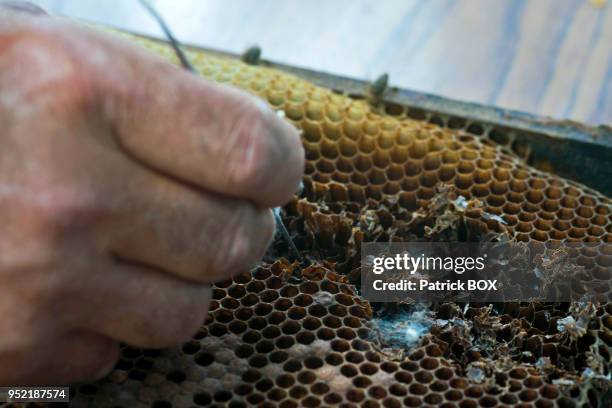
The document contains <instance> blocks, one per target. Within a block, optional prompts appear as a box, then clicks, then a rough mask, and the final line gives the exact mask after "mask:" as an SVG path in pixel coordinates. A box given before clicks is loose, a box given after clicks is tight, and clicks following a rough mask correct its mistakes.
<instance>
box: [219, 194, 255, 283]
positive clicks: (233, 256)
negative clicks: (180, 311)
mask: <svg viewBox="0 0 612 408" xmlns="http://www.w3.org/2000/svg"><path fill="white" fill-rule="evenodd" d="M252 213H253V210H252V209H251V207H250V206H249V205H240V206H239V207H238V208H237V209H236V210H235V211H233V212H232V215H231V216H230V217H229V221H228V222H227V224H226V225H225V227H224V231H223V234H224V235H223V237H222V239H220V240H219V241H218V242H219V246H218V248H217V251H216V254H215V259H214V262H215V268H214V269H215V270H216V271H219V272H225V273H224V275H225V276H222V278H225V277H227V276H229V275H230V274H234V273H240V272H242V271H243V270H244V268H245V267H246V266H247V264H248V263H249V261H250V259H251V258H252V241H251V240H252V238H253V237H252V234H251V231H250V225H251V224H252V223H253V219H252Z"/></svg>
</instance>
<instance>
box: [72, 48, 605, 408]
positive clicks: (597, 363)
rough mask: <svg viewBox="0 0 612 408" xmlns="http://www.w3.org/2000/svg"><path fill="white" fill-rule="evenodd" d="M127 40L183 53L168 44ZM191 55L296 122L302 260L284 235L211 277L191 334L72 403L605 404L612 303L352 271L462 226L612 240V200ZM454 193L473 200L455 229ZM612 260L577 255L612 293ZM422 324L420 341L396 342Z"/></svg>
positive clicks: (202, 68)
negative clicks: (472, 296) (449, 296)
mask: <svg viewBox="0 0 612 408" xmlns="http://www.w3.org/2000/svg"><path fill="white" fill-rule="evenodd" d="M131 38H132V37H131ZM134 39H135V40H136V41H138V42H140V43H141V44H143V45H145V46H146V47H148V48H150V49H151V50H153V51H154V52H156V53H158V54H160V55H162V56H164V57H166V58H167V59H168V60H171V61H174V62H176V60H175V58H174V55H173V53H172V51H171V50H170V49H169V48H168V47H166V46H165V45H163V44H160V43H156V42H152V41H148V40H142V39H136V38H134ZM190 57H191V59H192V61H193V62H194V65H196V67H197V69H198V70H199V72H200V73H201V74H202V75H203V76H204V77H206V78H209V79H211V80H214V81H217V82H224V83H230V84H233V85H235V86H237V87H240V88H243V89H246V90H248V91H250V92H252V93H254V94H256V95H259V96H260V97H262V98H263V99H265V100H266V101H267V102H268V103H269V104H270V105H271V106H272V107H273V108H274V109H275V110H277V111H282V112H283V113H284V116H285V117H286V118H287V120H289V121H291V122H292V123H293V124H294V125H295V126H296V127H297V128H298V129H300V130H301V131H302V140H303V144H304V147H305V152H306V168H305V175H304V185H305V188H304V191H303V193H302V194H301V195H300V196H296V197H294V199H293V200H292V201H291V202H290V203H289V204H287V205H286V206H285V207H284V209H283V212H284V213H283V219H284V221H285V224H286V225H287V227H288V229H289V231H290V232H291V234H292V236H293V237H294V239H295V242H296V245H297V246H298V247H299V248H300V250H301V251H302V255H303V256H304V258H305V259H306V261H305V262H302V263H300V262H297V261H296V262H290V261H288V260H287V259H285V257H287V254H288V250H287V246H286V243H284V242H282V240H277V241H276V242H275V243H274V244H273V246H272V248H271V249H270V250H269V251H268V254H267V255H266V257H265V259H264V261H263V262H262V264H261V265H259V266H258V267H257V268H255V269H254V270H253V271H251V272H250V273H245V274H242V275H239V276H236V277H234V278H232V279H231V280H227V281H224V282H219V283H217V284H215V285H213V298H214V300H213V301H212V304H211V307H210V311H209V314H208V318H207V320H206V322H205V323H204V325H203V326H202V327H201V329H200V331H199V332H198V333H197V334H196V335H195V336H194V337H193V339H192V340H191V341H189V342H187V343H185V344H183V345H182V346H181V347H178V348H176V349H167V350H138V349H134V348H131V347H128V346H124V347H123V348H122V352H121V359H120V361H119V362H118V364H117V366H116V367H115V369H114V371H113V372H112V373H111V374H110V375H109V376H108V377H107V378H105V379H104V380H101V381H99V382H96V383H92V384H79V385H75V386H74V387H72V389H71V391H72V402H71V405H74V406H92V407H109V406H122V407H154V408H170V407H194V406H227V407H247V406H262V407H280V408H290V407H319V406H340V407H361V406H363V407H388V408H389V407H390V408H394V407H403V406H412V407H419V406H441V407H449V408H450V407H461V408H466V407H477V406H484V407H492V406H498V405H505V406H509V405H510V406H515V405H516V406H533V407H554V406H560V407H572V406H587V407H605V406H610V404H611V403H612V402H611V401H612V396H611V385H610V361H611V356H610V346H611V345H612V298H610V297H608V299H607V302H603V303H596V304H592V303H571V304H570V303H556V304H552V303H533V302H532V303H504V304H491V305H489V304H475V303H470V304H457V303H438V304H433V303H432V304H427V305H424V306H423V305H422V306H421V307H422V308H423V309H417V308H416V307H415V306H414V305H405V304H393V305H385V306H381V305H374V304H370V303H369V302H367V301H366V300H364V299H362V298H361V297H360V296H359V289H358V279H357V276H358V273H359V246H360V244H361V243H362V242H367V241H390V240H402V239H407V238H410V237H414V236H419V237H424V236H425V237H426V236H428V235H432V234H438V236H439V237H442V238H444V239H461V237H460V236H459V235H460V234H459V232H458V230H459V228H458V226H459V225H461V226H463V227H464V228H465V229H466V231H468V233H472V234H476V235H478V236H479V237H483V236H487V234H498V235H500V234H501V235H504V236H507V237H508V238H509V239H511V240H513V241H516V242H533V241H539V242H546V241H550V240H565V241H582V242H606V243H611V242H612V206H611V201H610V199H609V198H607V197H605V196H603V195H602V194H600V193H598V192H596V191H594V190H592V189H589V188H587V187H585V186H583V185H580V184H578V183H575V182H573V181H570V180H566V179H563V178H561V177H558V176H555V175H554V174H550V173H547V172H544V171H541V170H538V169H535V168H532V167H530V166H528V165H527V164H526V162H525V160H524V158H525V155H526V154H527V148H526V147H524V146H518V147H517V146H511V145H510V144H509V142H508V141H507V140H500V137H499V135H498V134H495V133H494V132H484V131H483V129H482V128H481V127H479V125H474V124H467V123H456V122H455V123H454V122H452V121H450V122H449V123H444V122H442V120H439V122H440V123H427V122H425V121H423V120H418V119H415V118H413V117H411V115H410V111H409V110H408V109H406V108H405V107H402V106H399V105H394V104H386V103H384V102H381V101H372V100H368V99H367V98H366V99H363V98H361V99H359V98H355V97H350V96H347V95H343V94H341V93H338V92H334V91H332V90H327V89H323V88H321V87H318V86H315V85H314V84H312V83H309V82H307V81H304V80H302V79H299V78H297V77H294V76H291V75H288V74H286V73H283V72H280V71H277V70H274V69H271V68H266V67H262V66H252V65H248V64H245V63H243V62H241V61H238V60H234V59H226V58H221V57H217V56H212V55H208V54H205V53H202V52H198V51H190ZM432 122H437V121H436V120H432ZM511 147H514V150H513V149H512V148H511ZM460 196H461V197H464V198H465V199H466V200H468V202H469V203H470V206H469V207H468V209H467V210H466V211H464V212H461V213H460V214H455V215H454V218H451V219H450V221H449V218H448V217H446V216H444V217H443V216H442V215H443V214H448V213H449V211H450V210H449V209H452V208H453V207H452V203H453V200H456V198H457V197H460ZM441 220H442V221H444V222H442V221H441ZM611 257H612V254H610V253H605V252H601V253H596V254H581V256H580V257H578V258H577V261H576V262H577V265H582V266H584V265H586V266H589V268H590V270H591V272H592V274H593V276H594V277H595V278H597V279H599V280H600V281H603V282H606V283H607V285H608V286H606V288H604V289H605V290H609V284H610V282H611V279H610V265H612V262H611ZM608 293H609V292H608ZM608 296H609V295H608ZM412 324H419V325H420V326H419V327H425V328H426V330H425V331H424V333H423V334H422V336H420V337H418V338H416V339H412V340H414V341H411V342H407V341H406V339H405V338H400V339H399V340H398V339H397V337H394V336H393V334H394V333H396V332H397V329H398V328H399V330H400V332H402V333H406V332H407V330H408V329H411V327H412V326H411V325H412ZM389 325H390V326H391V328H389V327H390V326H389ZM394 330H395V331H394ZM408 343H410V344H408Z"/></svg>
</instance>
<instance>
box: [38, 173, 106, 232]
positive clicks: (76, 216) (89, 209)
mask: <svg viewBox="0 0 612 408" xmlns="http://www.w3.org/2000/svg"><path fill="white" fill-rule="evenodd" d="M103 203H104V200H101V199H100V197H99V194H98V193H97V192H95V191H94V190H92V189H91V188H88V187H86V186H79V185H76V186H73V187H57V188H54V187H48V188H45V189H43V190H41V191H39V193H38V194H37V203H36V204H35V207H37V208H36V211H34V214H36V218H37V219H38V222H39V224H40V225H41V230H47V231H50V232H52V233H53V235H54V236H55V237H57V236H60V237H61V236H66V237H71V236H72V234H74V233H77V232H79V231H86V230H87V229H88V228H90V227H91V226H93V225H95V224H96V223H97V222H98V221H99V220H100V219H101V218H104V217H105V216H106V215H108V214H107V213H110V210H108V211H107V210H105V208H104V204H103Z"/></svg>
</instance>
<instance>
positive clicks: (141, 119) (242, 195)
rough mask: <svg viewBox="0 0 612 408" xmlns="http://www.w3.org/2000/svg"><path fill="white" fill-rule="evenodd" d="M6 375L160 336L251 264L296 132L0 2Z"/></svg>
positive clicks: (75, 369)
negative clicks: (215, 286) (213, 287)
mask: <svg viewBox="0 0 612 408" xmlns="http://www.w3.org/2000/svg"><path fill="white" fill-rule="evenodd" d="M0 123H1V124H2V127H1V132H0V146H2V147H1V148H2V153H1V154H0V218H1V220H2V223H1V224H2V228H1V229H0V316H2V319H0V361H1V364H0V385H9V384H11V385H15V384H36V385H41V384H66V383H70V382H73V381H81V380H92V379H95V378H98V377H100V376H102V375H104V374H105V373H107V372H108V371H109V370H110V369H111V368H112V366H113V365H114V363H115V362H116V359H117V357H118V344H119V342H126V343H128V344H130V345H133V346H136V347H164V346H171V345H175V344H177V343H179V342H182V341H185V340H187V339H189V338H190V337H191V336H192V335H193V333H194V332H195V331H197V329H198V327H199V326H200V325H201V324H202V322H203V319H204V318H205V315H206V312H207V307H208V303H209V299H210V288H209V285H208V284H209V283H211V282H214V281H218V280H222V279H225V278H228V277H229V276H231V275H233V274H237V273H241V272H244V271H245V270H247V269H248V268H249V266H251V265H252V264H253V263H254V262H256V261H257V260H258V259H259V258H260V257H261V256H262V255H263V253H264V252H265V249H266V247H267V245H268V243H269V241H270V239H271V237H272V235H273V231H274V220H273V217H272V215H271V211H270V207H272V206H277V205H281V204H283V203H284V202H285V201H286V200H288V199H289V198H290V196H291V194H292V192H293V191H295V189H296V188H297V185H298V183H299V180H300V178H301V174H302V170H303V154H304V153H303V150H302V147H301V144H300V141H299V136H298V134H297V132H296V131H295V129H293V127H291V126H290V125H288V124H287V123H285V122H284V121H282V120H281V119H279V118H277V116H276V115H275V114H274V112H272V111H271V110H270V109H269V108H268V107H267V106H265V105H264V104H263V102H260V101H258V100H256V99H254V97H251V96H248V95H246V94H244V93H242V92H240V91H238V90H235V89H233V88H230V87H226V86H221V85H217V84H213V83H210V82H207V81H204V80H202V79H200V78H197V77H196V76H194V75H192V74H189V73H187V72H185V71H183V70H181V69H180V68H178V67H175V66H172V65H170V64H168V63H166V62H164V61H162V60H160V59H158V58H157V57H155V56H152V55H150V54H148V53H147V52H146V51H144V50H141V49H139V48H137V47H135V46H132V45H130V44H128V43H126V42H124V41H123V40H121V39H118V38H114V37H112V36H109V35H105V34H101V33H98V32H94V31H92V30H90V29H87V28H83V27H80V26H76V25H74V24H71V23H69V22H66V21H63V20H60V19H56V18H52V17H49V16H47V15H45V14H42V13H39V12H38V11H37V10H28V9H27V8H26V9H20V8H19V7H15V6H11V7H0Z"/></svg>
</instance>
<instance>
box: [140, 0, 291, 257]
mask: <svg viewBox="0 0 612 408" xmlns="http://www.w3.org/2000/svg"><path fill="white" fill-rule="evenodd" d="M139 1H140V4H142V6H143V7H144V8H145V9H146V10H147V11H148V12H149V14H151V16H152V17H153V18H154V19H155V21H157V23H158V24H159V26H160V27H161V29H162V31H163V32H164V35H165V36H166V37H167V38H168V42H169V43H170V46H171V47H172V49H173V50H174V52H175V53H176V56H177V57H178V59H179V61H180V63H181V66H182V67H183V68H185V69H187V70H188V71H190V72H191V73H193V74H196V75H198V71H197V70H196V69H195V67H194V66H193V64H192V63H191V61H190V60H189V57H187V54H185V52H184V51H183V48H182V47H181V43H180V42H179V41H178V40H177V39H176V37H175V36H174V34H173V33H172V31H171V30H170V27H168V25H167V24H166V22H165V21H164V19H163V18H162V16H161V15H160V14H159V13H158V12H157V10H155V8H154V7H153V6H152V5H151V4H150V3H149V2H148V1H147V0H139ZM272 213H273V214H274V218H275V219H276V226H277V229H278V230H279V231H280V232H281V234H282V236H283V238H284V239H285V241H286V242H287V244H288V245H289V250H290V251H291V252H292V253H293V256H295V257H296V259H298V260H300V261H301V260H302V256H301V255H300V251H298V249H297V247H296V246H295V243H294V242H293V239H291V235H289V231H287V228H286V227H285V224H283V219H282V218H281V209H280V207H276V208H273V209H272Z"/></svg>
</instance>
